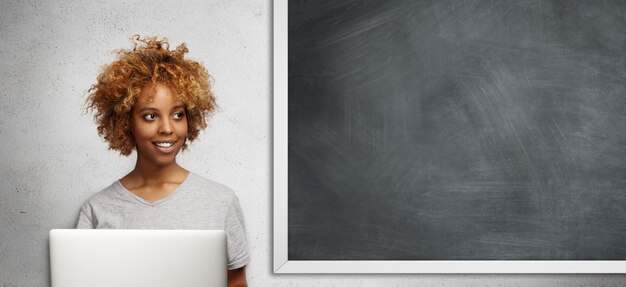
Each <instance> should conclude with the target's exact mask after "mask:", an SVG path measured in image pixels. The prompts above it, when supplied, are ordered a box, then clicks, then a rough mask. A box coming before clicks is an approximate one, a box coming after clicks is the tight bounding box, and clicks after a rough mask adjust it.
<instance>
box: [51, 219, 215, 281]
mask: <svg viewBox="0 0 626 287" xmlns="http://www.w3.org/2000/svg"><path fill="white" fill-rule="evenodd" d="M226 261H227V255H226V233H225V232H224V231H221V230H128V229H126V230H123V229H53V230H51V231H50V269H51V277H52V287H85V286H90V287H112V286H116V287H142V286H149V287H174V286H185V287H196V286H198V287H200V286H202V287H213V286H214V287H224V286H226V284H227V273H226V272H227V271H226V264H227V262H226Z"/></svg>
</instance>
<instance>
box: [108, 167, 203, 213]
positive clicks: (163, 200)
mask: <svg viewBox="0 0 626 287" xmlns="http://www.w3.org/2000/svg"><path fill="white" fill-rule="evenodd" d="M192 176H193V174H192V173H191V172H189V174H187V177H185V180H183V182H181V183H180V184H179V185H178V186H177V187H176V189H174V191H172V192H171V193H170V194H168V195H167V196H166V197H164V198H161V199H158V200H155V201H148V200H146V199H144V198H142V197H141V196H139V195H136V194H135V193H133V192H132V191H130V190H128V189H127V188H126V187H124V185H123V184H122V182H121V181H119V180H117V181H116V182H114V183H113V186H114V188H115V189H117V190H118V191H119V192H120V193H121V194H123V195H124V196H129V197H131V198H133V199H135V200H137V201H139V202H141V203H143V204H145V205H149V206H152V207H154V206H159V205H161V204H164V203H166V202H168V201H170V200H171V199H172V198H174V197H175V196H176V193H178V191H179V190H181V189H184V185H185V183H186V182H187V181H188V180H189V178H190V177H192Z"/></svg>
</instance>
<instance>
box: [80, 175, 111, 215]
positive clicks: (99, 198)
mask: <svg viewBox="0 0 626 287" xmlns="http://www.w3.org/2000/svg"><path fill="white" fill-rule="evenodd" d="M118 184H119V182H118V181H115V182H113V183H111V184H110V185H109V186H107V187H105V188H103V189H102V190H100V191H98V192H96V193H95V194H92V195H91V196H90V197H89V198H87V200H85V202H84V203H83V205H82V206H81V210H87V209H90V208H91V207H93V206H95V205H106V204H108V203H111V202H115V201H117V200H119V198H120V195H119V190H118V186H117V185H118Z"/></svg>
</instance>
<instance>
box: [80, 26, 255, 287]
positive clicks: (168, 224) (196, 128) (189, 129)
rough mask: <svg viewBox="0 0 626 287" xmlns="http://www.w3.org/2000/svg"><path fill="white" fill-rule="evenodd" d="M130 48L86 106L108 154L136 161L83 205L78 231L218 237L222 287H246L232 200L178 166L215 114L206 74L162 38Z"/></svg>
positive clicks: (244, 251)
mask: <svg viewBox="0 0 626 287" xmlns="http://www.w3.org/2000/svg"><path fill="white" fill-rule="evenodd" d="M132 42H133V44H134V47H133V49H132V50H120V51H118V53H119V57H118V59H117V60H115V61H114V62H113V63H111V64H109V65H108V66H106V67H105V68H104V70H103V71H102V73H101V74H100V75H99V76H98V82H97V83H96V84H94V85H93V86H92V87H91V88H90V89H89V93H90V95H89V98H88V99H87V102H88V109H91V110H92V111H93V110H95V111H96V113H95V115H94V119H95V120H96V123H97V124H98V133H99V135H100V136H101V137H103V138H104V140H105V141H106V142H107V143H108V144H109V149H113V150H116V151H119V152H120V154H122V155H124V156H128V155H129V154H130V153H131V152H132V150H133V149H136V150H137V162H136V164H135V168H134V169H133V170H132V171H131V172H130V173H128V174H127V175H126V176H124V177H123V178H121V179H120V180H118V181H115V182H114V183H113V184H111V185H110V186H109V187H107V188H105V189H104V190H102V191H100V192H98V193H97V194H95V195H93V196H92V197H90V198H89V199H88V200H87V201H86V202H85V204H83V205H82V207H81V208H80V213H79V217H78V225H77V228H113V229H220V230H224V231H226V234H227V237H228V269H229V270H228V285H229V286H246V284H247V283H246V277H245V265H246V264H247V263H248V262H249V255H248V244H247V242H246V238H245V230H244V225H243V217H242V213H241V209H240V207H239V201H238V199H237V196H236V195H235V194H234V192H233V191H232V190H231V189H229V188H228V187H226V186H224V185H221V184H219V183H216V182H214V181H211V180H209V179H205V178H203V177H201V176H199V175H196V174H194V173H193V172H189V171H187V170H186V169H184V168H183V167H181V166H180V165H178V164H177V163H176V155H177V154H178V152H179V151H180V150H185V149H186V148H187V141H189V142H192V141H194V140H195V139H196V138H197V137H198V134H199V132H200V130H202V129H204V128H205V127H206V121H205V117H206V116H208V115H209V114H210V113H211V112H213V111H214V110H215V108H216V104H215V98H214V96H213V94H212V92H211V88H210V83H209V74H208V73H207V71H206V69H205V68H204V67H203V66H202V65H201V64H199V63H198V62H195V61H192V60H188V59H185V58H184V55H185V53H187V52H188V49H187V47H186V45H185V44H184V43H183V44H181V45H179V46H178V47H177V48H176V49H174V50H169V44H168V42H167V40H166V39H163V40H157V38H156V37H154V38H145V39H142V38H140V37H139V36H137V35H135V36H133V38H132Z"/></svg>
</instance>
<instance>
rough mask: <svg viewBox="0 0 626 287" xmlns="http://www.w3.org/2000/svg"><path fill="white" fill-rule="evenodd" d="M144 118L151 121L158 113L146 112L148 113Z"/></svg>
mask: <svg viewBox="0 0 626 287" xmlns="http://www.w3.org/2000/svg"><path fill="white" fill-rule="evenodd" d="M143 118H144V119H146V120H149V121H151V120H154V119H155V118H156V115H155V114H146V115H144V116H143Z"/></svg>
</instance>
